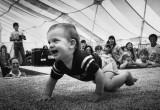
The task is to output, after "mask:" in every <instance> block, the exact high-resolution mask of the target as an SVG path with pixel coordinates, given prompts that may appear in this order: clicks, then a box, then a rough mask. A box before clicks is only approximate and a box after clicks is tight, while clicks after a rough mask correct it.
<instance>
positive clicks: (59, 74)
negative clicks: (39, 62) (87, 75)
mask: <svg viewBox="0 0 160 110" xmlns="http://www.w3.org/2000/svg"><path fill="white" fill-rule="evenodd" d="M58 66H61V65H59V62H58V61H55V63H54V64H53V67H52V69H51V74H50V77H51V78H52V79H55V80H58V79H60V78H61V77H62V76H63V75H64V74H63V73H62V72H61V71H60V70H59V69H58V68H57V67H58Z"/></svg>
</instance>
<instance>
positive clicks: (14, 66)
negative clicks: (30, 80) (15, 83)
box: [4, 58, 26, 78]
mask: <svg viewBox="0 0 160 110" xmlns="http://www.w3.org/2000/svg"><path fill="white" fill-rule="evenodd" d="M10 65H11V71H10V73H9V74H7V75H6V76H5V77H4V78H7V77H12V78H19V77H21V76H26V74H25V73H23V72H20V70H19V60H18V59H17V58H12V59H10Z"/></svg>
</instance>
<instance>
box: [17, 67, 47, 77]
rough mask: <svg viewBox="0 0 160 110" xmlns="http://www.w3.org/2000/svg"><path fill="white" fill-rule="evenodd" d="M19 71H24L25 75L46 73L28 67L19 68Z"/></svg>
mask: <svg viewBox="0 0 160 110" xmlns="http://www.w3.org/2000/svg"><path fill="white" fill-rule="evenodd" d="M20 71H21V72H25V73H26V75H27V76H28V75H29V76H31V75H33V76H35V75H47V74H46V73H42V72H38V71H33V70H28V69H24V68H20Z"/></svg>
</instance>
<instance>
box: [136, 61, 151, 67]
mask: <svg viewBox="0 0 160 110" xmlns="http://www.w3.org/2000/svg"><path fill="white" fill-rule="evenodd" d="M133 64H134V65H137V67H139V68H146V67H147V66H148V63H137V62H133Z"/></svg>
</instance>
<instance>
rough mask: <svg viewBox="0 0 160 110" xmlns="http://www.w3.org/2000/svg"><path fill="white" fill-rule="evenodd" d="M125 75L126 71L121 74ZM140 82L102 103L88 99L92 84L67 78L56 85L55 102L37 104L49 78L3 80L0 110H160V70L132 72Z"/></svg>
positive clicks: (105, 97) (1, 80)
mask: <svg viewBox="0 0 160 110" xmlns="http://www.w3.org/2000/svg"><path fill="white" fill-rule="evenodd" d="M120 71H122V72H123V71H126V70H120ZM129 71H131V73H132V75H133V76H134V77H136V78H138V81H137V83H136V84H135V85H134V86H132V87H127V86H125V85H124V86H122V87H121V88H120V89H119V90H118V91H116V92H114V93H109V92H108V93H104V95H103V97H102V99H101V100H100V101H99V102H96V103H95V102H89V101H87V98H88V97H89V95H90V94H91V93H92V92H93V91H94V88H95V85H94V84H93V83H92V82H82V81H78V80H76V79H73V78H71V77H69V76H66V75H64V77H63V78H62V79H60V80H59V81H58V83H57V85H56V88H55V91H54V93H53V95H52V97H53V100H51V101H48V102H41V103H40V102H36V99H38V98H40V97H41V94H42V92H43V89H44V87H45V83H46V81H47V79H48V78H49V75H35V76H30V75H29V76H27V77H21V78H15V79H0V110H144V109H145V110H158V109H160V68H145V69H132V70H129Z"/></svg>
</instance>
